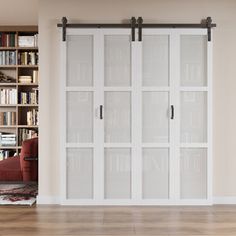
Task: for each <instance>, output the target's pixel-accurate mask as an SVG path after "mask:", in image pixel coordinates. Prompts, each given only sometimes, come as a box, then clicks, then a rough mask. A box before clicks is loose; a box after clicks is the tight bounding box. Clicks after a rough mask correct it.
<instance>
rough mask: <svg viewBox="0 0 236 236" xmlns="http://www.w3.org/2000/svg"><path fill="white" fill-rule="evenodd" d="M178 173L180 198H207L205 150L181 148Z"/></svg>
mask: <svg viewBox="0 0 236 236" xmlns="http://www.w3.org/2000/svg"><path fill="white" fill-rule="evenodd" d="M180 173H181V174H180V182H181V184H180V185H181V198H188V199H197V198H206V197H207V149H204V148H182V149H181V153H180Z"/></svg>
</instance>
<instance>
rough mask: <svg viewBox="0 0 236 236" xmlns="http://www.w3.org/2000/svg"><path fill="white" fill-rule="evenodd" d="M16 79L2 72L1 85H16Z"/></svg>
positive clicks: (0, 76)
mask: <svg viewBox="0 0 236 236" xmlns="http://www.w3.org/2000/svg"><path fill="white" fill-rule="evenodd" d="M15 82H16V79H14V78H13V77H11V76H8V75H6V74H4V73H3V72H2V71H0V83H15Z"/></svg>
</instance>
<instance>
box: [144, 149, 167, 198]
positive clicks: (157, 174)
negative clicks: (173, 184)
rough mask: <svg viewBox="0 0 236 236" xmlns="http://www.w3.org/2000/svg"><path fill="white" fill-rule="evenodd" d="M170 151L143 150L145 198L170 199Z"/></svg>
mask: <svg viewBox="0 0 236 236" xmlns="http://www.w3.org/2000/svg"><path fill="white" fill-rule="evenodd" d="M168 196H169V150H168V149H167V148H144V149H143V198H168Z"/></svg>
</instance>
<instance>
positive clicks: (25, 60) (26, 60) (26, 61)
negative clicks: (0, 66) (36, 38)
mask: <svg viewBox="0 0 236 236" xmlns="http://www.w3.org/2000/svg"><path fill="white" fill-rule="evenodd" d="M18 64H19V65H38V52H19V53H18Z"/></svg>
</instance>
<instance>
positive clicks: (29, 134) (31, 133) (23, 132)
mask: <svg viewBox="0 0 236 236" xmlns="http://www.w3.org/2000/svg"><path fill="white" fill-rule="evenodd" d="M37 136H38V134H37V132H36V131H35V130H31V129H20V130H19V145H20V146H21V145H22V142H23V141H24V140H27V139H31V138H35V137H37Z"/></svg>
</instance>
